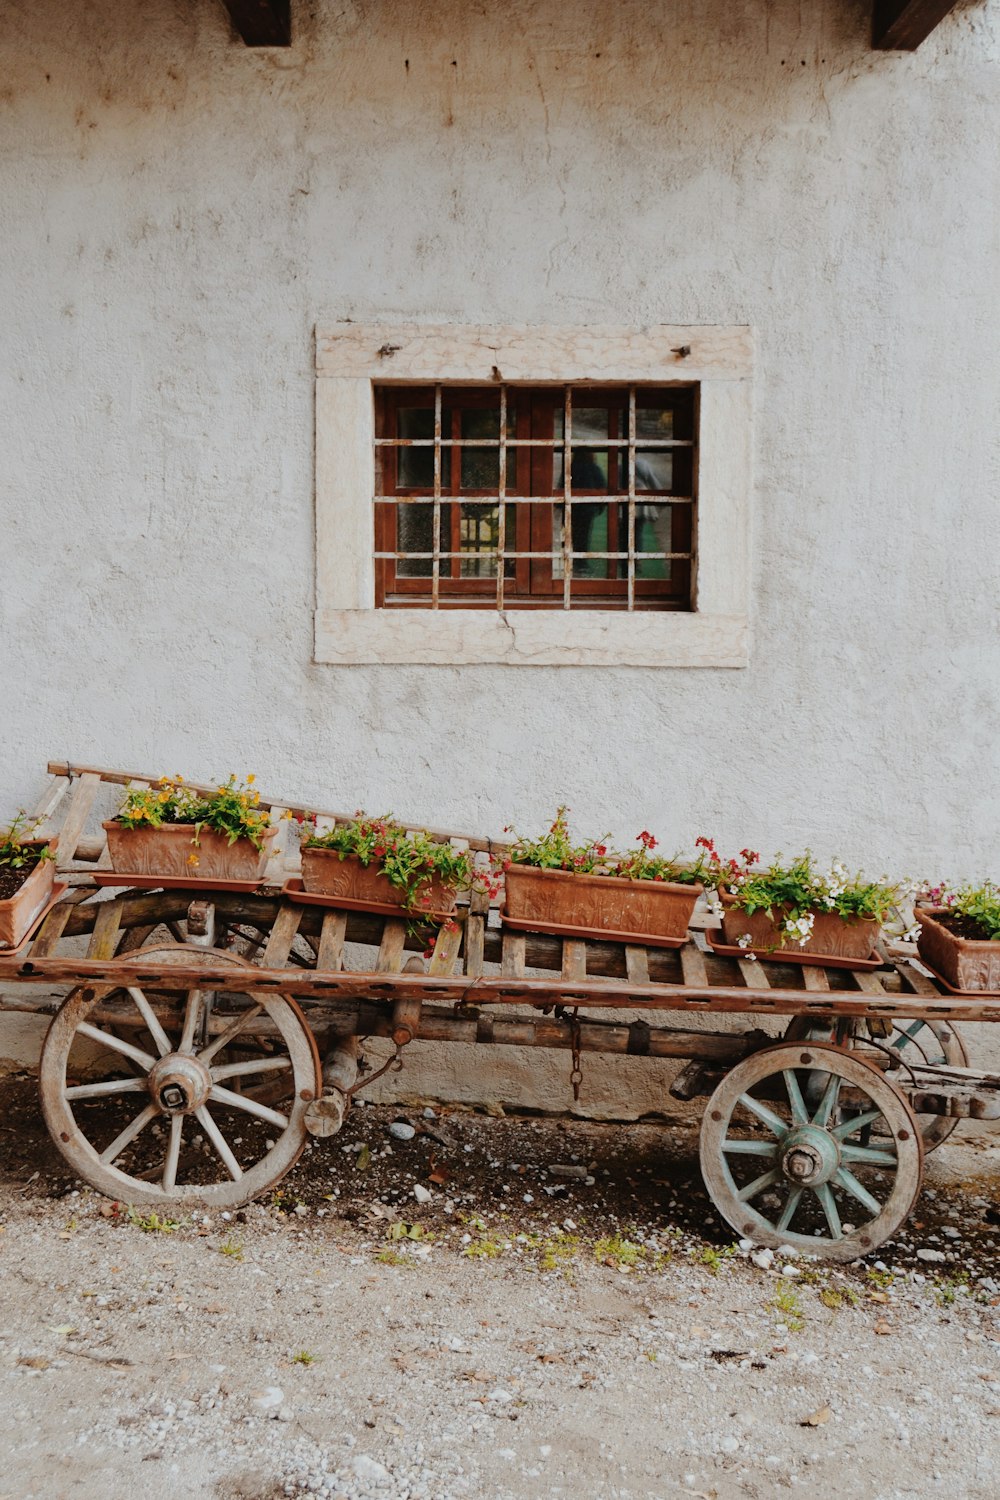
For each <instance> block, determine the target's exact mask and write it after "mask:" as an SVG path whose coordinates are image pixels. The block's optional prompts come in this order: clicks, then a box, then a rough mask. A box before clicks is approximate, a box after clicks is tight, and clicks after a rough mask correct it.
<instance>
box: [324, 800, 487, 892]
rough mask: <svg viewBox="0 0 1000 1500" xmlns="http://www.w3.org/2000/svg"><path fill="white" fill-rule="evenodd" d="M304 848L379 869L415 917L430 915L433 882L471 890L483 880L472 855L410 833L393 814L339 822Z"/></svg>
mask: <svg viewBox="0 0 1000 1500" xmlns="http://www.w3.org/2000/svg"><path fill="white" fill-rule="evenodd" d="M304 847H305V848H307V849H333V850H334V851H335V852H336V853H337V854H339V855H340V857H341V859H347V858H348V856H354V858H356V859H359V860H360V861H361V863H362V864H363V865H365V866H366V867H367V866H369V865H374V866H375V867H376V868H377V869H378V870H379V871H380V873H381V874H383V875H384V876H385V877H386V879H387V880H388V881H389V883H390V885H393V886H395V887H396V889H397V890H398V891H399V893H400V895H401V897H402V904H403V906H404V907H405V908H406V909H407V911H410V912H414V913H421V914H423V913H425V912H426V913H427V914H428V915H430V911H429V908H430V907H431V905H432V899H431V895H430V887H431V884H432V883H434V882H437V883H439V884H441V885H443V886H447V887H449V888H450V889H453V890H466V889H468V888H469V887H470V886H472V885H473V884H474V883H475V882H476V881H477V879H479V876H478V875H477V872H476V870H475V868H474V865H473V861H472V856H471V855H470V854H469V852H468V850H465V849H453V848H452V846H451V845H450V844H447V843H445V844H442V843H440V842H438V841H437V840H436V839H432V838H431V836H430V834H428V833H426V832H423V831H420V832H416V833H412V834H408V833H407V832H406V829H405V828H403V827H402V826H401V824H399V823H396V822H394V821H393V818H392V814H391V813H387V814H386V815H385V816H384V817H381V818H369V817H367V816H366V815H365V814H364V813H360V812H359V813H358V814H357V816H356V817H355V819H354V821H353V822H352V823H338V824H337V826H336V827H335V828H331V829H329V830H328V831H327V832H323V833H319V832H317V831H316V830H315V829H314V830H313V831H312V832H310V833H308V834H307V835H306V838H305V840H304Z"/></svg>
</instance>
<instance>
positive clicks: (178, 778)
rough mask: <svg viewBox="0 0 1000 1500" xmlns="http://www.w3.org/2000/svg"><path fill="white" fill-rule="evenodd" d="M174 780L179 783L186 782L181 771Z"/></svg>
mask: <svg viewBox="0 0 1000 1500" xmlns="http://www.w3.org/2000/svg"><path fill="white" fill-rule="evenodd" d="M174 780H175V781H178V782H179V781H183V780H184V777H183V776H182V775H181V773H180V771H178V772H177V775H176V776H175V777H174Z"/></svg>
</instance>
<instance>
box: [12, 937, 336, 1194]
mask: <svg viewBox="0 0 1000 1500" xmlns="http://www.w3.org/2000/svg"><path fill="white" fill-rule="evenodd" d="M142 956H143V960H144V961H145V960H148V959H152V960H154V961H155V962H156V963H157V964H161V965H163V966H164V967H170V966H173V965H176V964H184V965H186V966H190V965H192V964H195V965H199V966H204V967H206V968H207V967H216V968H217V967H218V966H219V965H220V964H222V965H225V966H226V967H230V968H232V970H233V985H234V989H232V990H230V989H227V990H226V991H225V1001H224V1006H225V1008H224V1009H223V1008H222V1005H220V1006H218V1007H217V1008H216V1009H215V1010H214V1011H213V1012H212V1023H211V1028H209V1026H208V1007H207V1005H206V1004H205V994H204V992H203V991H202V990H200V989H197V988H194V987H193V986H191V985H190V984H186V985H178V987H177V989H175V990H169V989H166V988H165V984H166V981H164V980H160V981H158V982H157V985H156V987H155V990H154V987H153V986H152V985H148V984H144V985H143V986H142V987H140V986H139V985H137V984H132V985H126V986H124V987H123V988H121V989H113V990H109V988H108V987H105V988H104V989H103V990H98V991H95V990H94V989H93V988H84V987H81V988H78V989H75V990H73V991H72V992H71V993H70V994H69V995H68V996H67V998H66V1000H65V1001H64V1002H63V1004H62V1006H61V1007H60V1009H59V1011H58V1012H57V1014H56V1015H55V1017H54V1018H53V1020H52V1023H51V1025H50V1027H49V1030H48V1034H47V1035H46V1038H45V1043H44V1045H43V1047H42V1056H41V1066H40V1088H41V1102H42V1111H43V1113H44V1115H45V1122H46V1124H47V1125H48V1128H49V1131H50V1133H51V1135H52V1138H53V1140H54V1141H55V1143H56V1146H57V1147H58V1148H59V1150H60V1152H61V1153H62V1155H63V1156H64V1157H65V1158H66V1160H67V1161H68V1162H69V1164H70V1166H71V1167H72V1168H73V1170H74V1171H75V1172H76V1173H77V1174H78V1175H79V1176H80V1177H82V1178H83V1179H84V1181H85V1182H89V1183H90V1184H91V1186H92V1187H95V1188H98V1189H99V1190H100V1191H101V1192H102V1193H107V1194H108V1195H109V1196H110V1197H112V1198H117V1199H121V1200H123V1201H125V1202H127V1203H152V1204H159V1205H161V1206H163V1205H170V1206H190V1207H194V1206H199V1205H200V1206H204V1207H211V1208H216V1209H224V1208H234V1207H237V1206H238V1205H239V1204H241V1203H246V1202H249V1200H250V1199H251V1198H256V1197H258V1196H259V1195H260V1194H262V1193H264V1192H266V1191H267V1190H268V1189H269V1188H272V1187H274V1186H275V1185H276V1184H277V1183H278V1182H280V1181H281V1179H282V1177H283V1176H284V1175H285V1173H286V1172H287V1171H288V1170H289V1169H290V1168H291V1167H292V1166H293V1165H294V1163H295V1162H296V1161H297V1160H298V1158H299V1156H300V1154H301V1152H302V1148H303V1146H304V1145H305V1142H306V1130H305V1123H304V1120H305V1111H306V1107H307V1105H308V1103H309V1102H310V1100H311V1099H313V1098H314V1097H315V1095H316V1094H317V1093H318V1092H319V1090H320V1060H319V1054H318V1052H317V1050H316V1043H315V1040H314V1038H313V1035H312V1032H311V1031H310V1029H309V1027H308V1025H307V1024H306V1021H305V1018H304V1016H303V1015H302V1012H301V1011H300V1010H299V1007H298V1006H297V1005H296V1003H295V1001H294V1000H291V999H289V998H286V997H285V996H282V995H275V994H270V993H264V992H260V991H254V990H252V989H250V988H249V985H250V984H252V982H253V981H252V977H251V975H252V969H253V966H252V965H251V964H247V963H245V962H244V961H243V960H242V959H239V958H235V957H234V956H233V955H231V954H225V953H219V952H217V951H208V950H205V949H198V948H194V947H189V946H186V945H184V944H179V945H176V946H173V947H165V948H150V949H146V950H144V952H143V955H142ZM109 977H110V974H109ZM244 983H245V984H246V985H247V986H248V988H246V989H245V990H243V989H239V990H237V989H236V988H235V987H236V986H238V985H242V984H244ZM110 995H116V996H119V995H120V996H122V997H123V998H122V999H121V1000H119V1001H116V1002H115V1008H116V1012H117V1010H120V1011H121V1012H122V1016H121V1021H120V1023H119V1024H118V1025H116V1026H114V1027H112V1025H111V1024H110V1022H109V1020H108V1007H109V1005H110V1003H111V1002H110V999H109V996H110ZM102 1007H103V1009H102ZM95 1012H96V1013H98V1014H100V1016H101V1017H102V1023H101V1024H95V1022H94V1021H93V1020H91V1019H90V1017H91V1016H92V1015H94V1014H95ZM255 1022H256V1023H257V1025H258V1027H259V1028H260V1033H264V1032H266V1033H267V1035H263V1034H260V1033H258V1034H255V1033H254V1023H255ZM123 1031H127V1032H130V1033H132V1034H133V1035H136V1033H137V1032H138V1034H137V1035H136V1040H135V1041H132V1040H126V1038H125V1037H124V1036H123V1035H121V1033H122V1032H123ZM95 1045H96V1047H97V1048H99V1049H103V1050H104V1051H106V1052H107V1053H109V1054H111V1056H112V1057H113V1058H114V1063H115V1074H114V1076H112V1077H105V1078H101V1079H100V1080H99V1081H89V1080H88V1079H87V1078H86V1068H87V1066H88V1063H89V1064H90V1065H92V1063H93V1057H94V1048H95ZM248 1049H249V1050H250V1051H251V1052H252V1054H253V1055H251V1056H249V1057H247V1055H246V1053H247V1050H248ZM262 1096H264V1097H262ZM285 1097H287V1098H288V1103H286V1104H283V1105H282V1107H281V1108H276V1107H275V1105H276V1104H277V1103H278V1102H279V1101H281V1100H282V1099H283V1098H285ZM137 1106H138V1107H137Z"/></svg>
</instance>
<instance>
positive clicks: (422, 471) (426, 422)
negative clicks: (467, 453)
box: [396, 406, 451, 490]
mask: <svg viewBox="0 0 1000 1500" xmlns="http://www.w3.org/2000/svg"><path fill="white" fill-rule="evenodd" d="M450 421H451V413H450V411H444V412H442V431H443V432H447V431H448V424H449V423H450ZM396 423H397V434H398V436H399V437H401V438H410V439H414V438H419V439H424V440H426V439H428V438H433V436H434V407H433V406H401V407H400V408H399V410H398V411H397V413H396ZM397 453H398V458H399V462H398V465H397V475H398V488H399V489H401V490H432V489H433V488H434V449H433V447H429V448H399V449H397ZM441 484H442V487H444V488H445V489H447V488H448V487H449V485H450V484H451V450H450V449H449V448H442V450H441Z"/></svg>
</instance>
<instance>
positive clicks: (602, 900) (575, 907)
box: [503, 865, 704, 948]
mask: <svg viewBox="0 0 1000 1500" xmlns="http://www.w3.org/2000/svg"><path fill="white" fill-rule="evenodd" d="M504 881H505V886H506V892H505V896H504V906H503V920H504V922H505V923H506V924H507V926H508V927H513V928H520V929H523V930H525V931H528V932H551V933H555V934H556V935H557V936H566V937H581V938H588V937H589V938H603V939H604V940H605V941H606V942H617V943H639V944H650V945H652V946H654V947H664V948H679V947H681V946H682V945H683V944H684V943H685V942H686V941H687V934H688V923H689V922H690V920H691V913H692V912H693V911H694V904H695V902H696V901H697V899H698V897H699V896H700V895H701V893H702V890H703V889H704V887H703V886H700V885H677V884H674V883H673V882H672V881H666V880H628V879H625V878H624V877H622V876H619V875H576V874H574V873H573V871H572V870H542V869H539V868H537V867H536V866H535V865H511V867H510V869H509V870H508V871H507V873H506V875H505V877H504Z"/></svg>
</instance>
